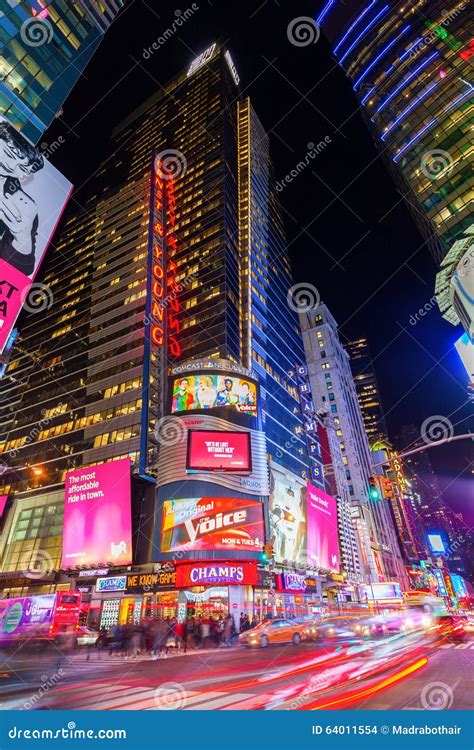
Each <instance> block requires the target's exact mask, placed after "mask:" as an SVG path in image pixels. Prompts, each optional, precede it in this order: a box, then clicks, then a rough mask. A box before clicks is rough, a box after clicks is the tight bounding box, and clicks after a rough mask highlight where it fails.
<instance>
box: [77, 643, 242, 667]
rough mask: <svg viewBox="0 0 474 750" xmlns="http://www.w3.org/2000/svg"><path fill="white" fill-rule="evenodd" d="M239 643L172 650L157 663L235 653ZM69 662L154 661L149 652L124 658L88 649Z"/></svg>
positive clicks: (105, 651)
mask: <svg viewBox="0 0 474 750" xmlns="http://www.w3.org/2000/svg"><path fill="white" fill-rule="evenodd" d="M239 645H240V644H239V643H236V644H234V645H232V646H230V647H224V646H217V647H214V648H188V650H187V651H186V652H185V651H183V650H182V649H180V650H179V651H178V650H177V649H170V651H169V652H168V655H167V656H166V657H164V656H159V657H158V658H157V659H156V661H161V660H162V659H165V658H166V659H176V658H178V657H182V656H200V655H202V654H217V653H223V652H227V651H235V650H236V647H237V646H239ZM69 661H71V662H79V661H81V662H82V661H89V662H104V663H109V664H113V663H117V664H119V663H120V662H124V661H131V662H134V661H153V659H152V657H151V655H150V653H149V652H147V653H142V654H138V656H128V657H126V656H122V655H117V654H109V653H108V651H107V650H106V649H104V651H102V652H100V653H99V652H98V651H97V650H96V649H95V648H93V649H91V650H90V651H87V649H83V650H81V651H79V652H77V653H74V654H72V656H70V657H69Z"/></svg>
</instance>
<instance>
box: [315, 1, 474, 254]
mask: <svg viewBox="0 0 474 750" xmlns="http://www.w3.org/2000/svg"><path fill="white" fill-rule="evenodd" d="M468 8H469V3H467V2H465V0H451V2H448V3H446V2H444V0H419V2H416V3H408V2H402V1H400V0H397V1H394V0H391V1H390V2H386V1H385V2H384V0H353V1H352V2H350V3H347V2H346V3H343V2H342V1H341V0H333V1H332V2H325V3H323V2H322V3H321V9H320V11H319V14H317V15H316V21H317V23H318V24H319V25H320V26H321V28H322V29H323V31H324V33H325V35H326V36H327V38H328V39H329V41H330V43H331V45H332V49H333V54H334V57H335V59H336V60H337V61H338V63H339V64H340V65H341V66H342V67H343V68H344V70H345V72H346V73H347V75H348V76H349V77H350V79H351V80H352V86H353V89H354V91H355V93H356V95H357V97H358V98H359V100H360V102H361V104H362V105H363V106H362V109H363V112H364V115H365V117H366V120H367V123H368V125H369V127H370V129H371V131H372V133H373V135H374V138H375V141H376V143H377V146H378V148H379V149H380V150H381V151H382V153H383V154H384V156H385V157H386V160H387V163H388V164H389V166H390V168H391V169H392V172H393V175H394V178H395V181H396V183H397V186H398V188H399V190H400V193H401V194H402V195H403V196H404V198H405V200H406V202H407V205H408V207H409V209H410V210H411V212H412V214H413V217H414V219H415V222H416V223H417V225H418V227H419V229H420V231H421V233H422V236H423V238H424V240H425V243H426V245H427V246H428V247H429V249H430V250H431V252H432V254H433V256H434V258H435V260H436V261H437V262H438V263H440V262H441V260H442V259H443V258H444V256H445V255H446V253H447V252H448V250H449V248H450V247H451V246H452V244H453V242H454V241H455V240H457V239H459V238H460V237H461V236H462V235H463V233H464V231H465V229H466V228H467V226H468V225H469V223H470V219H469V216H470V214H471V215H472V211H471V208H470V207H471V206H472V200H473V193H472V185H471V184H470V182H469V178H470V165H469V160H468V159H469V157H468V155H469V151H470V147H471V145H470V144H471V141H470V135H469V118H470V117H472V114H471V113H472V108H473V102H474V96H473V87H472V83H471V82H470V66H471V65H472V62H471V60H472V40H471V38H470V36H469V33H468V29H469V11H468ZM471 221H472V219H471Z"/></svg>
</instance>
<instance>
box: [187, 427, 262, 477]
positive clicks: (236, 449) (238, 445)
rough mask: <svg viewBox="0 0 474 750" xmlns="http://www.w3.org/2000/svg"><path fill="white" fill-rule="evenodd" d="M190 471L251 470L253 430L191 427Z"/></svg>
mask: <svg viewBox="0 0 474 750" xmlns="http://www.w3.org/2000/svg"><path fill="white" fill-rule="evenodd" d="M186 468H187V469H188V470H189V471H251V469H252V462H251V452H250V433H249V432H230V431H229V432H217V431H212V432H211V431H209V430H189V432H188V456H187V461H186Z"/></svg>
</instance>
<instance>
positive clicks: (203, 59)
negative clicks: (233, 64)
mask: <svg viewBox="0 0 474 750" xmlns="http://www.w3.org/2000/svg"><path fill="white" fill-rule="evenodd" d="M215 49H216V43H215V42H214V44H213V45H212V46H211V47H208V49H206V50H204V52H201V54H200V55H199V56H198V57H196V58H195V59H194V60H193V61H192V63H191V65H190V66H189V69H188V72H187V77H188V78H189V76H192V74H193V73H195V72H196V70H199V68H202V66H203V65H205V64H206V63H208V62H209V60H210V59H211V57H212V56H213V54H214V52H215Z"/></svg>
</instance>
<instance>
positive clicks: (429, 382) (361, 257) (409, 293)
mask: <svg viewBox="0 0 474 750" xmlns="http://www.w3.org/2000/svg"><path fill="white" fill-rule="evenodd" d="M321 4H322V3H321V2H320V0H318V1H317V2H291V3H288V2H283V0H282V2H280V3H279V2H276V0H267V1H266V2H259V0H255V2H245V1H243V0H239V2H238V3H229V2H228V0H227V1H226V0H212V2H208V1H207V0H199V1H198V2H197V3H195V4H194V8H196V7H197V6H199V7H198V9H197V10H195V11H194V12H193V14H192V15H191V17H190V18H189V19H188V20H187V21H185V22H183V24H182V26H181V27H180V28H179V29H178V30H177V31H176V33H175V34H174V35H173V36H172V37H171V38H170V39H168V40H167V41H166V42H165V44H164V45H163V46H161V47H160V48H159V49H158V50H157V51H154V52H153V54H152V55H151V56H149V59H145V58H146V57H148V55H145V57H144V50H145V49H147V48H149V47H150V46H151V45H152V43H153V42H154V41H156V40H157V38H158V37H159V36H161V35H162V34H163V32H164V31H165V29H167V28H171V26H172V23H173V20H175V19H176V17H177V15H179V12H178V14H177V15H176V11H181V13H184V12H185V11H186V9H187V8H191V5H192V4H191V3H188V2H187V0H186V2H185V3H181V5H180V6H175V5H174V4H171V3H157V2H152V0H150V1H149V2H143V1H142V0H127V2H126V8H125V10H124V12H123V14H122V15H121V17H120V18H119V19H118V20H117V21H116V22H115V23H114V24H113V26H112V27H111V29H110V30H109V32H108V33H107V35H106V37H105V40H104V42H103V43H102V46H101V47H100V49H99V51H98V52H97V53H96V55H95V57H94V58H93V60H92V62H91V63H90V65H89V66H88V68H87V69H86V71H85V75H83V77H82V79H81V80H80V82H79V83H78V85H77V86H76V88H75V89H74V91H73V93H72V94H71V95H70V97H69V99H68V100H67V101H66V104H65V105H64V111H63V113H62V114H61V116H60V117H59V118H58V119H57V120H56V121H55V123H54V125H53V126H52V127H51V128H50V130H49V131H48V132H47V133H46V134H45V136H44V139H43V140H42V143H44V144H48V145H50V144H52V143H54V142H55V141H57V140H58V139H59V137H61V138H62V140H63V143H62V145H61V146H60V147H59V148H58V149H57V150H56V151H55V152H54V154H53V156H52V157H51V161H52V162H53V163H54V164H55V166H57V167H58V168H59V169H60V170H61V171H62V172H64V173H65V175H66V176H67V177H68V178H69V179H70V180H71V181H72V182H73V183H74V184H75V186H76V188H78V187H80V186H81V185H83V184H84V183H86V182H87V180H88V179H90V178H91V177H92V176H93V174H94V170H95V169H96V168H97V166H98V164H99V162H100V159H101V156H102V154H103V151H104V147H105V144H106V142H107V139H108V137H109V134H110V131H111V129H112V127H113V126H114V124H116V123H117V122H119V121H120V120H121V119H122V117H124V116H125V115H127V114H128V113H129V112H130V111H131V110H132V109H133V108H134V107H135V106H137V105H139V104H141V103H142V102H143V101H144V100H145V99H146V98H147V97H148V96H150V95H151V94H153V93H155V92H156V91H157V90H159V87H160V85H163V84H165V83H166V82H167V81H168V80H170V79H171V78H172V77H174V76H175V75H176V74H177V73H179V72H180V71H181V70H182V69H184V68H186V67H187V66H188V65H189V63H190V62H191V61H192V60H193V59H194V57H196V56H197V55H198V54H199V53H200V52H202V51H203V50H204V49H205V48H207V47H208V46H210V45H211V44H212V43H213V42H214V41H215V40H216V39H218V38H221V39H223V40H224V41H226V46H227V47H228V49H229V50H230V51H231V54H232V58H233V60H234V62H235V65H236V67H237V70H238V72H239V75H240V80H241V86H242V88H243V90H244V93H245V94H246V95H249V96H250V98H251V101H252V103H253V106H254V108H255V109H256V111H257V113H258V115H259V117H260V119H261V120H262V123H263V125H264V127H265V128H266V130H267V132H269V134H270V139H271V149H272V155H273V159H274V163H275V172H276V179H277V180H282V179H283V178H284V176H285V175H286V174H287V173H289V172H290V171H291V169H294V168H295V166H296V164H297V163H298V162H299V161H301V160H302V159H304V157H305V156H306V154H307V151H308V143H319V142H320V141H324V139H325V138H326V144H327V145H326V147H325V148H324V149H323V150H322V151H321V153H320V154H319V155H318V156H317V157H316V158H315V159H314V160H312V161H311V162H310V165H309V166H308V168H306V170H305V171H304V172H302V173H301V174H300V175H299V176H298V177H297V178H295V179H294V180H293V182H292V183H291V184H290V185H287V186H286V187H285V188H284V189H283V190H282V191H281V192H280V200H281V204H282V208H283V212H284V219H285V225H286V231H287V237H288V245H289V252H290V258H291V262H292V267H293V273H294V278H295V282H305V283H309V284H312V285H314V286H315V287H316V288H317V289H318V291H319V294H320V296H321V299H322V300H323V301H324V302H326V303H327V304H328V306H329V308H330V310H331V311H332V313H333V315H334V316H335V318H336V320H337V321H338V323H339V325H340V335H341V338H342V340H343V341H344V340H350V339H351V338H352V337H357V336H359V335H366V336H367V337H368V339H369V343H370V347H371V351H372V356H373V358H374V359H375V366H376V372H377V376H378V379H379V384H380V388H381V392H382V401H383V404H384V408H385V413H386V417H387V423H388V428H389V433H390V437H391V438H392V439H395V438H396V436H397V433H398V430H399V429H400V427H401V426H402V425H403V424H407V423H411V424H415V425H416V426H417V428H418V429H419V428H420V426H421V424H422V422H423V421H424V420H425V419H426V418H428V417H432V416H435V415H441V416H444V417H447V418H448V419H449V420H450V421H451V422H452V424H453V425H454V430H455V432H456V433H461V431H462V432H467V431H468V429H467V428H468V421H467V420H468V418H469V414H470V412H471V409H470V408H469V406H468V405H467V395H466V381H467V376H466V373H465V371H464V370H463V367H462V365H461V363H460V361H459V359H458V357H457V354H456V352H455V351H454V350H453V348H452V347H453V344H454V341H455V340H456V339H457V338H458V336H459V335H460V333H461V331H460V330H458V329H456V328H454V327H453V326H451V325H450V324H448V323H446V322H445V321H443V320H442V318H441V316H440V313H439V310H438V308H437V306H436V304H433V303H430V299H431V298H432V297H433V293H434V279H435V274H436V266H435V263H434V261H433V259H432V257H431V255H430V254H429V252H428V250H427V248H426V247H425V246H423V240H422V238H421V236H420V234H419V232H418V230H417V229H416V227H415V225H414V223H413V221H412V219H411V217H410V214H409V213H408V210H407V209H406V207H405V205H404V204H403V202H402V200H401V197H400V195H399V194H398V193H397V191H396V189H395V186H394V183H393V181H392V179H391V177H390V176H389V174H388V172H387V169H386V167H385V165H384V163H383V161H382V160H381V158H380V156H379V155H378V153H377V151H376V149H375V146H374V144H373V141H372V138H371V135H370V133H369V131H368V129H367V127H366V125H365V124H364V122H363V121H362V118H361V115H360V112H359V110H358V104H357V101H356V99H355V97H354V95H353V92H352V87H351V85H350V82H349V81H348V80H347V79H346V77H345V74H344V72H343V71H342V70H341V69H340V68H339V67H338V66H337V65H336V64H335V62H334V59H333V58H332V56H331V51H330V48H329V46H328V44H327V42H326V40H325V39H324V36H323V35H321V37H320V39H319V40H318V41H317V43H315V44H310V45H308V46H305V47H297V46H295V45H293V44H291V43H290V42H289V40H288V37H287V27H288V24H289V22H290V21H291V20H292V19H294V18H296V17H299V16H313V17H314V16H315V15H317V12H318V11H319V10H320V8H321ZM163 8H164V9H163ZM170 147H172V144H170ZM427 303H429V305H428V306H429V308H430V309H429V311H428V312H427V313H426V315H425V316H424V317H423V318H419V322H416V319H415V316H416V314H417V312H418V310H419V309H420V308H423V307H424V306H425V304H427ZM410 321H411V322H410ZM471 427H472V424H471ZM397 447H400V448H401V447H403V446H402V445H401V444H399V445H398V446H397ZM430 457H431V459H432V463H433V466H434V468H435V471H436V472H437V474H438V477H439V480H440V483H441V486H442V487H443V488H445V489H446V491H445V494H444V497H445V499H446V500H447V502H449V503H450V505H451V506H452V507H453V508H454V509H456V510H462V511H463V513H464V515H465V519H466V521H469V523H470V525H473V524H474V509H473V508H472V501H471V510H470V518H469V517H468V516H469V512H466V511H467V510H468V509H467V503H468V497H469V496H468V479H469V477H470V471H471V470H470V468H469V462H471V466H472V443H471V442H470V441H469V442H466V441H464V442H458V443H453V444H451V445H448V446H446V447H445V448H441V449H434V450H431V451H430ZM456 477H459V478H458V479H457V480H456ZM471 498H472V492H471Z"/></svg>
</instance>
